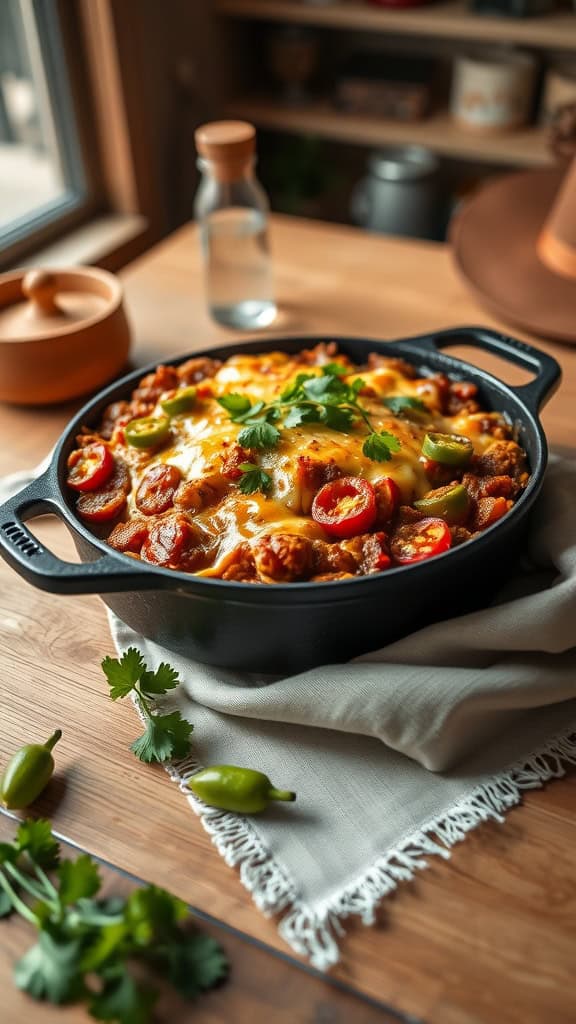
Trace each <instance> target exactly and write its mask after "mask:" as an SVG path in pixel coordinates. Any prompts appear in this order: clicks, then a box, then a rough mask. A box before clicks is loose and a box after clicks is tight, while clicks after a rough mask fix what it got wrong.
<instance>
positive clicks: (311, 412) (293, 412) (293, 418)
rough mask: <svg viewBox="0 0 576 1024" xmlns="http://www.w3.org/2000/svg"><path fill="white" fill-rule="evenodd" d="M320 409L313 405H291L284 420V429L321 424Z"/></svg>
mask: <svg viewBox="0 0 576 1024" xmlns="http://www.w3.org/2000/svg"><path fill="white" fill-rule="evenodd" d="M321 422H322V408H319V407H318V406H315V405H293V406H292V408H291V409H289V411H288V415H287V416H286V417H285V419H284V426H285V427H288V428H289V427H299V426H300V424H301V423H321Z"/></svg>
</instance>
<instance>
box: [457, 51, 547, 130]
mask: <svg viewBox="0 0 576 1024" xmlns="http://www.w3.org/2000/svg"><path fill="white" fill-rule="evenodd" d="M535 75H536V61H535V59H534V57H532V56H531V54H529V53H522V52H520V51H515V50H510V51H500V50H495V51H492V52H489V51H487V52H486V53H484V54H482V55H481V56H469V57H458V58H457V59H456V62H455V66H454V77H453V81H452V93H451V98H450V110H451V113H452V117H453V118H454V120H456V121H457V122H458V124H459V125H460V126H461V127H462V128H465V129H467V130H469V131H477V132H487V133H491V132H505V131H510V130H512V129H514V128H519V127H520V126H521V125H523V124H526V122H527V121H528V119H529V117H530V110H531V104H532V97H533V93H534V80H535Z"/></svg>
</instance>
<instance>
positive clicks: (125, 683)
mask: <svg viewBox="0 0 576 1024" xmlns="http://www.w3.org/2000/svg"><path fill="white" fill-rule="evenodd" d="M145 668H146V666H145V664H144V661H143V660H142V655H141V654H140V651H138V650H136V648H135V647H129V648H128V650H127V651H125V653H124V654H123V655H122V657H121V658H120V660H118V658H109V657H108V658H104V661H103V662H102V670H103V672H104V675H105V676H106V678H107V680H108V684H109V686H110V697H111V698H112V700H118V698H119V697H126V696H127V695H128V694H129V693H130V691H131V690H133V689H134V686H135V685H136V683H137V682H138V680H139V679H140V676H141V675H142V673H143V672H144V670H145Z"/></svg>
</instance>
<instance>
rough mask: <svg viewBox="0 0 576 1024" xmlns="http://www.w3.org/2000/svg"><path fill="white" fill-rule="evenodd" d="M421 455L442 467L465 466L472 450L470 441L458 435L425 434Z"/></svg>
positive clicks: (472, 452)
mask: <svg viewBox="0 0 576 1024" xmlns="http://www.w3.org/2000/svg"><path fill="white" fill-rule="evenodd" d="M422 454H423V455H425V456H426V458H427V459H432V461H433V462H439V463H440V464H441V465H443V466H465V465H466V463H467V462H469V461H470V459H471V457H472V455H473V454H474V448H473V445H472V441H470V440H469V439H468V438H467V437H462V436H461V435H460V434H426V436H425V438H424V442H423V444H422Z"/></svg>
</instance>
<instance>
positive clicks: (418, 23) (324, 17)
mask: <svg viewBox="0 0 576 1024" xmlns="http://www.w3.org/2000/svg"><path fill="white" fill-rule="evenodd" d="M216 9H217V10H218V11H219V12H220V13H221V14H226V15H230V16H233V17H235V18H250V19H260V20H266V21H284V22H296V23H298V24H299V25H304V24H306V25H317V26H321V27H323V28H336V29H337V28H343V29H356V30H361V31H362V30H364V31H367V32H390V33H396V34H397V35H418V36H436V37H440V38H444V39H470V40H472V41H474V42H478V41H490V42H499V43H500V42H513V43H520V44H524V45H526V46H535V47H538V48H539V49H544V50H545V49H554V50H558V49H560V50H576V13H574V14H572V13H570V12H563V11H562V12H556V13H553V14H548V15H545V16H542V17H539V18H497V17H484V16H483V15H478V14H473V13H471V12H470V11H469V10H468V9H467V7H466V4H465V3H464V2H458V0H455V2H454V0H453V2H450V3H437V4H431V5H430V6H427V7H415V8H406V9H404V10H394V9H391V8H388V9H387V8H383V7H370V6H369V5H367V4H364V3H363V2H361V0H357V2H351V0H349V2H342V3H335V4H331V5H330V6H326V7H322V6H318V7H317V6H315V5H313V4H311V5H308V4H304V3H301V2H300V0H217V3H216Z"/></svg>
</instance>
